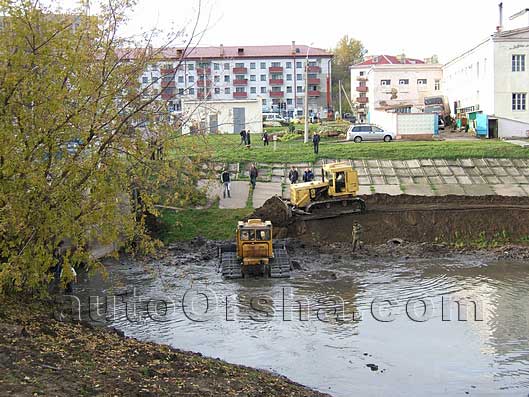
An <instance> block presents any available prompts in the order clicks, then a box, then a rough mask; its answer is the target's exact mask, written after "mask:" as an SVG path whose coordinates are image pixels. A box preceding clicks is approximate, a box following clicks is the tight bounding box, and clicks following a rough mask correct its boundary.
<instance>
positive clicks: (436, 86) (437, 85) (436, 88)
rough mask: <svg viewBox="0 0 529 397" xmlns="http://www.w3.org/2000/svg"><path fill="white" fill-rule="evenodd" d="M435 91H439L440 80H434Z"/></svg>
mask: <svg viewBox="0 0 529 397" xmlns="http://www.w3.org/2000/svg"><path fill="white" fill-rule="evenodd" d="M434 89H435V91H439V90H440V89H441V80H435V88H434Z"/></svg>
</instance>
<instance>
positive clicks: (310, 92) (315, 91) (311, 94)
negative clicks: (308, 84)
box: [309, 90, 321, 96]
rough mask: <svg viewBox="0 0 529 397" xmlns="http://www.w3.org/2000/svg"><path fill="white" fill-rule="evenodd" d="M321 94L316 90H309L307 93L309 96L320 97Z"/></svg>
mask: <svg viewBox="0 0 529 397" xmlns="http://www.w3.org/2000/svg"><path fill="white" fill-rule="evenodd" d="M320 95H321V92H320V91H318V90H311V91H309V96H320Z"/></svg>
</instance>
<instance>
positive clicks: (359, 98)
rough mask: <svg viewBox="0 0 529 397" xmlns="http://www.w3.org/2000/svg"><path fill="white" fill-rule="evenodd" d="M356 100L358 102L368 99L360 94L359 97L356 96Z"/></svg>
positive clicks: (366, 101) (364, 101)
mask: <svg viewBox="0 0 529 397" xmlns="http://www.w3.org/2000/svg"><path fill="white" fill-rule="evenodd" d="M356 102H358V103H368V102H369V99H368V97H366V96H360V97H358V98H356Z"/></svg>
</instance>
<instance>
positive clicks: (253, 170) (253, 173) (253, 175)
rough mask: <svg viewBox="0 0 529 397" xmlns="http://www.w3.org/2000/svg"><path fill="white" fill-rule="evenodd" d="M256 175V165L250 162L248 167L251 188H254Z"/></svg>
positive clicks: (257, 174) (257, 173)
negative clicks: (250, 165) (250, 164)
mask: <svg viewBox="0 0 529 397" xmlns="http://www.w3.org/2000/svg"><path fill="white" fill-rule="evenodd" d="M258 176H259V172H258V171H257V167H256V166H255V164H252V167H251V168H250V185H252V189H253V190H255V184H256V183H257V177H258Z"/></svg>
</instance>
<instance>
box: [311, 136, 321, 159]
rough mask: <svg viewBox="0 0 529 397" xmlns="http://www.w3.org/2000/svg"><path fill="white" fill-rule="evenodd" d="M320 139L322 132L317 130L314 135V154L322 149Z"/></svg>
mask: <svg viewBox="0 0 529 397" xmlns="http://www.w3.org/2000/svg"><path fill="white" fill-rule="evenodd" d="M320 140H321V137H320V133H319V132H315V133H314V135H313V136H312V144H313V145H314V154H318V152H319V151H320Z"/></svg>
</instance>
